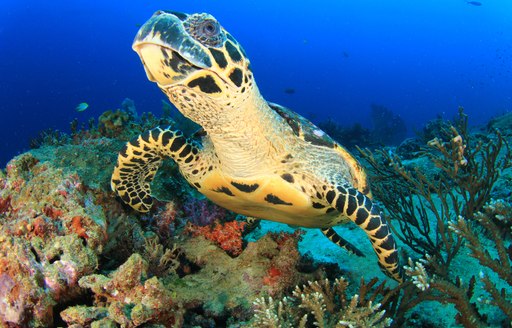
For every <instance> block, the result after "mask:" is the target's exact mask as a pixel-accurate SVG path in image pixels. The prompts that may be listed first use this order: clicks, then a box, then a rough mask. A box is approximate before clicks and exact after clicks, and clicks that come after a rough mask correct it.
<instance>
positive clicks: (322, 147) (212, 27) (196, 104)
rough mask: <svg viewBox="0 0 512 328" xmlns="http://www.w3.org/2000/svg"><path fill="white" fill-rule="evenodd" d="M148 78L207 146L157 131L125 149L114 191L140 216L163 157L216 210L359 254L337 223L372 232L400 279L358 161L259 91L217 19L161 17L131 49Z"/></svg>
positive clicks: (382, 260) (385, 264)
mask: <svg viewBox="0 0 512 328" xmlns="http://www.w3.org/2000/svg"><path fill="white" fill-rule="evenodd" d="M133 49H134V50H135V51H136V52H137V53H138V55H139V56H140V59H141V61H142V64H143V66H144V68H145V71H146V74H147V77H148V79H149V80H151V81H153V82H156V84H157V85H158V87H159V88H160V89H161V90H162V91H163V92H164V93H165V94H166V95H167V96H168V97H169V100H170V101H171V102H172V103H173V104H174V105H175V106H176V107H177V108H178V110H179V111H180V112H181V113H182V114H183V115H185V116H186V117H188V118H189V119H191V120H192V121H194V122H196V123H198V124H199V125H200V126H201V127H202V129H203V131H204V133H203V135H202V137H201V139H200V140H196V139H197V138H192V137H187V136H185V135H184V134H183V132H181V131H179V130H173V129H170V128H163V127H157V128H154V129H152V130H150V131H147V132H145V133H143V134H142V135H140V136H139V137H137V138H136V139H134V140H132V141H130V142H128V143H127V144H126V146H125V147H124V148H123V149H122V150H121V152H120V153H119V156H118V161H117V165H116V166H115V169H114V172H113V175H112V180H111V185H112V189H113V190H114V191H115V192H116V193H117V195H118V196H120V198H121V199H122V200H123V201H124V202H125V203H127V204H128V205H130V206H131V207H132V208H134V209H135V210H137V211H140V212H146V211H149V210H150V208H151V206H152V198H151V189H150V182H151V181H152V180H153V178H154V176H155V173H156V171H157V169H158V167H159V165H160V163H161V162H162V160H163V159H165V158H168V157H170V158H172V159H173V160H174V161H175V162H176V163H177V165H178V166H179V169H180V172H181V174H182V175H183V176H184V178H185V179H186V180H187V181H188V182H189V183H190V184H191V185H192V186H193V187H194V188H196V189H197V190H198V191H199V192H201V193H202V194H204V195H205V196H206V197H207V198H209V199H210V200H211V201H213V202H214V203H216V204H218V205H220V206H222V207H224V208H227V209H229V210H232V211H234V212H236V213H240V214H243V215H247V216H251V217H256V218H261V219H267V220H272V221H277V222H283V223H287V224H291V225H296V226H303V227H309V228H320V229H321V230H322V232H323V233H324V234H325V235H326V236H327V237H328V238H329V239H330V240H331V241H333V242H335V243H336V244H338V245H340V246H342V247H344V248H345V249H348V250H349V251H351V252H353V253H356V254H358V255H362V253H361V252H360V251H358V250H357V248H356V247H354V246H353V245H351V244H350V243H349V242H347V241H346V240H344V239H343V238H342V237H341V236H339V235H338V234H337V233H336V232H335V231H334V230H333V228H332V227H333V226H336V225H339V224H342V223H346V222H349V221H352V222H354V223H355V224H356V225H358V226H359V227H360V228H361V229H363V230H364V232H365V233H366V234H367V235H368V237H369V239H370V241H371V244H372V246H373V249H374V250H375V252H376V254H377V257H378V261H379V265H380V266H381V269H382V270H383V271H384V272H385V273H387V274H388V275H389V276H390V277H392V278H394V279H395V280H398V281H401V279H402V275H401V270H400V267H399V261H398V255H397V247H396V243H395V240H394V238H393V235H392V234H391V232H390V229H389V227H388V225H387V223H386V221H385V219H384V218H383V217H382V216H381V214H380V210H379V209H378V207H377V206H376V205H375V204H374V203H373V202H372V200H371V199H370V198H371V195H370V188H369V185H368V182H367V178H366V174H365V172H364V170H363V168H362V167H361V165H360V164H359V163H358V162H357V160H356V159H355V158H354V157H353V156H352V155H351V154H350V153H349V152H348V151H347V150H346V149H345V148H343V147H342V146H341V145H339V144H338V143H336V142H335V141H333V140H332V139H331V138H330V137H329V136H328V135H327V134H325V133H324V132H323V131H322V130H320V129H319V128H317V127H316V126H315V125H313V124H312V123H311V122H309V121H308V120H306V119H305V118H303V117H301V116H300V115H298V114H297V113H295V112H293V111H291V110H289V109H287V108H285V107H282V106H280V105H277V104H274V103H270V102H267V101H266V100H265V99H264V98H263V97H262V96H261V94H260V92H259V90H258V88H257V86H256V83H255V80H254V76H253V73H252V70H251V66H250V62H249V59H248V58H247V55H246V53H245V52H244V50H243V48H242V46H241V45H240V44H239V43H238V42H237V41H236V40H235V38H233V36H232V35H231V34H230V33H228V32H227V31H226V30H225V29H224V28H223V27H222V26H221V25H220V24H219V22H218V21H217V20H216V19H215V18H214V17H213V16H212V15H210V14H206V13H199V14H184V13H177V12H171V11H158V12H156V13H155V14H154V15H153V16H152V17H151V18H150V19H149V20H148V21H147V22H146V23H145V24H144V25H143V26H142V27H141V28H140V30H139V31H138V33H137V36H136V37H135V40H134V43H133Z"/></svg>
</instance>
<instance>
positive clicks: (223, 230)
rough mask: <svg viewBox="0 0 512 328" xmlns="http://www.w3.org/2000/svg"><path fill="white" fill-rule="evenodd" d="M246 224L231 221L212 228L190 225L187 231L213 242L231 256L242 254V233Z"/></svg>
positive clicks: (217, 223)
mask: <svg viewBox="0 0 512 328" xmlns="http://www.w3.org/2000/svg"><path fill="white" fill-rule="evenodd" d="M245 225H246V223H245V222H239V221H231V222H225V223H222V224H221V223H219V222H217V221H216V222H215V225H214V226H205V227H200V226H196V225H194V224H192V223H189V224H188V225H187V231H188V232H189V233H191V234H192V235H193V236H203V237H205V238H206V239H208V240H211V241H213V242H215V243H216V244H217V245H218V246H219V247H220V248H222V249H223V250H225V251H226V252H227V253H228V254H230V255H231V256H238V255H240V253H242V232H243V231H244V227H245Z"/></svg>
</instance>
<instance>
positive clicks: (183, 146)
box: [111, 127, 198, 212]
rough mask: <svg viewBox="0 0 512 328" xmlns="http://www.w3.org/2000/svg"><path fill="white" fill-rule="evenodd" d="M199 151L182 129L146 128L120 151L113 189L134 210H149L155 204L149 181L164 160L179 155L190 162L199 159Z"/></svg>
mask: <svg viewBox="0 0 512 328" xmlns="http://www.w3.org/2000/svg"><path fill="white" fill-rule="evenodd" d="M197 153H198V150H197V147H196V146H194V145H193V144H192V143H191V142H190V141H189V140H187V138H185V137H184V136H183V133H182V132H181V131H179V130H171V129H169V128H159V127H158V128H155V129H152V130H150V131H147V132H145V133H144V134H141V135H140V136H138V137H137V138H135V139H133V140H132V141H130V142H128V143H127V144H126V145H125V146H124V148H123V149H122V150H121V151H120V152H119V156H118V158H117V164H116V166H115V168H114V172H113V174H112V179H111V187H112V190H113V191H114V192H115V193H116V194H117V195H118V196H119V197H121V199H122V200H123V201H124V202H125V203H126V204H128V205H130V206H131V207H132V208H133V209H135V210H137V211H139V212H147V211H149V210H150V209H151V206H152V205H153V199H152V198H151V187H150V183H151V181H153V178H154V177H155V174H156V172H157V170H158V167H159V166H160V163H161V162H162V160H163V159H164V158H166V157H171V158H173V159H174V160H175V161H176V160H177V159H178V158H179V161H177V162H178V164H180V163H189V164H190V163H191V162H193V161H194V160H195V161H197V155H196V154H197ZM190 156H192V157H190ZM180 169H183V167H182V166H181V167H180Z"/></svg>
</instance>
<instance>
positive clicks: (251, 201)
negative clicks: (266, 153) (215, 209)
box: [200, 172, 339, 228]
mask: <svg viewBox="0 0 512 328" xmlns="http://www.w3.org/2000/svg"><path fill="white" fill-rule="evenodd" d="M232 181H234V182H236V183H243V184H246V185H252V184H258V185H259V187H258V189H256V190H255V191H253V192H250V193H247V192H243V191H240V190H238V189H237V188H235V187H234V186H233V185H232V184H231V182H232ZM201 186H202V188H201V189H200V192H201V193H202V194H204V195H205V196H206V197H208V198H209V199H210V200H211V201H213V202H214V203H216V204H218V205H220V206H222V207H224V208H227V209H229V210H231V211H233V212H236V213H239V214H243V215H247V216H253V217H257V218H260V219H266V220H270V221H276V222H282V223H286V224H291V225H298V226H303V227H309V228H323V227H330V226H333V225H335V224H338V223H339V222H338V221H339V219H338V217H339V213H338V212H336V211H333V212H332V213H330V214H325V211H326V210H327V207H325V208H322V209H316V208H313V206H312V202H311V199H310V198H309V197H308V196H307V195H306V194H304V193H303V192H302V191H301V190H300V188H299V187H298V186H296V185H295V184H291V183H287V182H286V181H284V180H283V179H282V178H281V177H279V176H270V177H268V176H266V177H262V178H261V179H257V178H252V179H232V178H230V177H226V176H223V175H221V174H219V173H213V172H212V173H211V174H209V175H208V176H207V177H206V178H205V179H204V180H203V181H202V182H201ZM223 187H225V188H229V190H230V191H231V192H232V193H233V195H234V196H228V195H226V194H225V193H220V192H215V191H213V190H219V189H221V188H223ZM269 194H272V195H274V196H276V197H278V198H279V199H281V200H282V201H284V202H286V203H291V204H293V205H282V204H272V203H269V202H268V201H267V200H265V197H267V195H269Z"/></svg>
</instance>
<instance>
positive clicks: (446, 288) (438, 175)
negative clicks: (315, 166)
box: [361, 110, 512, 327]
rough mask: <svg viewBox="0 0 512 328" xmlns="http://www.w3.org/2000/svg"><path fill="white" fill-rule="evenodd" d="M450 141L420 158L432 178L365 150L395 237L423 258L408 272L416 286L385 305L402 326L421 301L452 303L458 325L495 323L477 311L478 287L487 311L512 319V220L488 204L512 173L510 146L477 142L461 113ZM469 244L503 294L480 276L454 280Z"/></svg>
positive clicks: (497, 139)
mask: <svg viewBox="0 0 512 328" xmlns="http://www.w3.org/2000/svg"><path fill="white" fill-rule="evenodd" d="M444 134H445V135H444V136H440V137H439V138H435V139H434V140H432V141H430V142H429V143H428V146H429V148H426V149H424V150H423V151H422V154H423V155H424V158H426V159H428V161H429V163H430V166H431V167H432V166H433V167H435V168H436V169H437V171H436V172H435V173H434V174H430V175H428V174H427V173H426V172H425V171H423V170H421V169H419V168H418V167H414V168H412V169H411V168H408V167H406V165H404V163H403V162H402V161H401V159H400V158H399V157H398V156H396V155H393V154H390V153H388V152H384V151H378V152H377V156H375V155H374V154H373V153H371V152H370V151H368V150H364V151H363V150H361V153H362V155H363V157H364V158H365V159H366V160H367V162H368V163H370V165H371V166H372V168H373V171H374V177H373V180H374V188H373V189H374V192H375V194H376V195H377V197H378V199H379V200H381V201H382V202H383V204H384V205H385V208H386V209H387V210H388V211H389V216H390V218H389V221H390V222H391V223H392V229H393V230H394V233H395V235H396V236H397V237H398V238H399V239H400V240H401V241H402V242H404V243H405V244H406V245H408V246H409V247H410V249H411V250H412V251H414V252H415V253H417V254H418V255H420V256H421V257H424V258H425V259H420V260H419V261H416V262H415V263H413V262H412V261H410V262H409V266H408V267H406V271H407V273H408V275H409V276H410V277H411V278H412V282H406V283H404V284H402V285H400V286H398V287H397V288H395V289H394V290H392V291H390V292H389V293H388V295H387V296H385V300H383V301H382V303H383V306H384V308H386V309H388V314H391V315H393V316H394V318H395V320H396V321H397V322H398V323H401V322H403V319H404V318H403V316H404V313H407V312H408V311H409V310H410V309H412V308H413V307H414V306H416V305H418V304H419V303H421V302H423V301H427V300H434V301H437V302H440V303H452V304H453V305H454V306H455V308H456V310H457V311H458V312H459V313H458V314H457V315H456V320H457V322H458V323H460V324H462V325H464V326H465V327H478V326H484V325H487V324H489V321H488V319H490V318H486V315H485V314H484V313H483V309H482V306H479V301H478V300H479V299H481V298H477V299H476V300H474V299H473V297H474V296H475V287H476V286H477V284H478V282H479V281H480V282H481V284H483V288H484V289H485V290H486V291H487V292H488V294H489V295H490V296H491V298H492V299H491V300H490V301H489V302H488V304H490V305H494V306H495V307H497V308H499V309H500V310H501V311H503V313H504V314H505V315H506V316H507V317H508V318H509V319H510V318H511V317H512V316H511V312H512V311H511V306H510V295H509V294H507V292H506V289H507V288H510V287H511V286H512V284H511V283H512V270H510V267H511V264H512V262H511V258H510V256H511V252H510V249H511V248H510V230H509V229H508V228H507V229H504V228H503V227H504V226H505V225H506V224H507V222H508V221H509V220H506V219H504V217H506V216H507V215H510V213H508V214H506V212H507V211H506V206H504V204H503V203H502V202H498V203H496V202H491V201H490V195H491V190H492V188H493V185H494V183H495V182H496V181H497V179H498V177H499V175H500V173H501V172H502V171H503V170H504V169H507V168H509V167H511V166H512V159H511V156H510V150H509V147H508V144H507V142H506V140H504V139H503V137H502V136H501V134H500V133H499V132H498V131H496V133H495V135H494V138H488V139H487V140H485V141H481V140H480V141H473V140H472V136H471V135H470V134H469V132H468V130H467V117H466V116H465V115H464V114H463V112H462V110H461V111H460V112H459V121H458V124H457V128H455V127H453V126H452V127H451V128H450V129H449V130H447V131H446V130H445V131H444ZM447 136H448V137H447ZM442 140H448V141H442ZM379 157H380V159H378V158H379ZM486 204H489V205H486ZM493 210H494V211H499V213H492V212H493ZM481 211H483V212H484V213H482V212H481ZM456 218H457V219H456ZM463 245H466V246H467V247H468V248H469V250H470V254H471V256H472V257H474V258H475V259H477V260H478V262H479V263H480V264H481V265H482V267H483V268H484V269H485V270H487V271H489V273H490V274H491V275H492V276H493V277H496V276H497V277H499V278H500V279H501V280H502V282H501V284H500V285H501V286H502V287H501V290H500V289H499V288H498V287H496V283H497V281H496V280H494V281H491V278H490V276H488V274H482V275H480V279H479V280H477V273H474V274H473V273H472V272H465V273H463V275H465V277H469V284H468V285H465V284H464V283H463V282H462V278H461V277H460V276H458V275H455V274H454V273H453V271H452V270H451V267H452V264H453V262H454V260H455V259H456V257H457V256H458V255H460V253H461V249H463V248H462V246H463ZM484 245H487V246H486V247H485V246H484ZM507 247H508V249H507ZM493 254H494V255H493ZM480 303H481V302H480ZM480 305H481V304H480ZM495 309H496V308H495ZM498 320H499V319H498Z"/></svg>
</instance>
